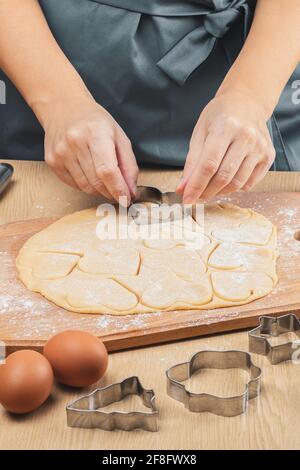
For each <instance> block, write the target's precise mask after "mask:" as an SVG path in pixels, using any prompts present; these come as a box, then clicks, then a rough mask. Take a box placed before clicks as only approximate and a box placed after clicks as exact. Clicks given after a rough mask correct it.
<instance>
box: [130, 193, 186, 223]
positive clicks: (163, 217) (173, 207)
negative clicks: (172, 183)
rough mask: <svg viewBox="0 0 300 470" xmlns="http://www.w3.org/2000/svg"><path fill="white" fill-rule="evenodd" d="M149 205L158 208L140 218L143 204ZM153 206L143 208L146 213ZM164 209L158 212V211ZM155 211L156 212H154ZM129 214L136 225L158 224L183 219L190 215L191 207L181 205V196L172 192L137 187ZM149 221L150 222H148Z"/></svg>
mask: <svg viewBox="0 0 300 470" xmlns="http://www.w3.org/2000/svg"><path fill="white" fill-rule="evenodd" d="M146 203H151V204H153V205H154V206H158V208H157V207H156V208H154V210H153V212H152V213H151V216H150V218H149V217H148V216H149V214H146V215H145V216H144V218H143V217H140V215H141V210H142V209H143V207H142V206H143V204H146ZM151 208H152V209H153V206H151V205H150V207H144V210H145V211H146V212H147V211H148V213H149V212H150V211H151ZM161 208H162V209H165V210H164V211H163V210H160V209H161ZM156 209H157V210H156ZM130 213H131V216H132V217H133V219H134V220H135V222H136V223H137V224H140V225H141V224H148V223H160V222H168V221H170V220H171V221H172V220H178V219H183V218H184V217H187V216H189V215H191V214H192V206H191V205H184V204H183V203H182V196H181V195H179V194H177V193H176V192H174V191H169V192H162V191H160V190H159V189H158V188H155V187H152V186H137V193H136V197H135V199H134V201H133V204H132V205H131V208H130ZM149 221H150V222H149Z"/></svg>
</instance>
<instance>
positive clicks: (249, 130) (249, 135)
mask: <svg viewBox="0 0 300 470" xmlns="http://www.w3.org/2000/svg"><path fill="white" fill-rule="evenodd" d="M240 136H241V138H242V139H243V141H244V142H245V143H247V144H248V145H253V144H255V142H256V140H257V132H256V129H255V128H254V127H249V126H248V127H244V128H243V129H241V131H240Z"/></svg>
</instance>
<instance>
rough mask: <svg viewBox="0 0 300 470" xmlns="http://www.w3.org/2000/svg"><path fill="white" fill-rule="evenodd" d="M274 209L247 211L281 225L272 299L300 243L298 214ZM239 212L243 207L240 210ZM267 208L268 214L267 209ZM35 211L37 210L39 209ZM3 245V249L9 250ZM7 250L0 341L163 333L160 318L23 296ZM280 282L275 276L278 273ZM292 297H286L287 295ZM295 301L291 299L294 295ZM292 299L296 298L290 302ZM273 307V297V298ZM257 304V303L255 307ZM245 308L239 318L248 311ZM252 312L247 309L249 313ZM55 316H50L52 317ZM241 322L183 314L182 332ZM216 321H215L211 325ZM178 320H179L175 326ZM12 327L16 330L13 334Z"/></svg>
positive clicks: (1, 257)
mask: <svg viewBox="0 0 300 470" xmlns="http://www.w3.org/2000/svg"><path fill="white" fill-rule="evenodd" d="M221 200H223V201H225V200H226V201H228V202H233V203H234V204H235V203H239V201H238V199H237V198H235V197H231V196H230V197H226V198H222V199H221ZM273 202H274V204H275V203H277V206H276V205H275V207H278V198H277V200H276V197H274V196H273V195H268V196H264V199H262V198H258V199H257V200H254V201H252V202H251V208H252V209H253V210H255V211H257V212H260V213H262V214H263V215H266V216H267V217H269V218H270V219H271V221H272V222H273V223H275V224H276V223H278V221H279V220H280V221H281V224H280V228H279V231H278V244H277V250H278V252H279V256H280V255H281V254H282V253H283V250H284V257H285V264H284V270H285V279H286V280H287V281H285V282H284V283H282V282H280V280H279V283H278V285H277V286H276V288H275V289H274V290H273V292H272V293H271V294H269V295H270V296H271V297H273V296H276V295H278V293H284V292H285V290H286V289H287V282H288V281H289V280H290V281H292V282H293V281H294V282H295V280H294V279H293V263H294V262H295V254H296V255H297V256H298V259H299V254H298V253H299V252H300V242H299V241H297V240H295V238H294V234H295V232H297V231H300V208H298V207H294V206H293V207H289V200H288V199H285V198H284V197H283V198H282V199H281V201H280V205H281V208H280V209H279V210H278V211H277V212H276V210H275V209H274V213H272V212H271V211H270V206H272V204H273ZM240 205H241V206H243V205H244V204H240ZM267 206H268V207H269V210H268V214H267V213H266V207H267ZM37 209H41V212H42V209H43V208H42V207H40V208H38V207H37ZM18 238H19V237H18V236H12V237H11V240H10V241H9V243H10V244H11V248H12V249H13V251H14V248H13V245H14V244H17V243H18V242H16V240H17V239H18ZM9 243H8V242H7V244H9ZM9 249H10V247H9V248H8V247H7V246H5V245H4V246H3V245H2V246H0V263H1V270H0V339H1V336H2V337H10V338H12V339H26V338H28V339H31V338H34V339H39V338H41V339H44V338H47V337H49V336H51V335H53V334H55V333H57V332H59V331H62V330H65V329H80V330H84V331H93V332H94V333H95V334H98V335H99V336H101V335H109V336H110V335H114V334H117V333H120V332H127V331H128V332H129V331H131V332H139V334H141V333H142V334H147V329H149V328H151V327H153V328H155V330H156V331H165V330H166V329H168V322H164V315H165V314H164V313H162V312H153V313H145V314H144V313H143V314H137V315H128V316H119V317H118V316H110V315H81V314H75V313H74V314H73V313H71V312H66V311H65V310H63V309H61V308H59V307H54V305H53V304H52V303H51V302H48V301H47V300H45V299H44V298H43V297H42V296H40V295H38V294H34V293H32V292H28V291H27V290H26V289H25V287H24V286H23V284H22V283H21V282H20V281H18V280H16V271H15V259H14V257H13V256H12V255H11V254H10V252H9V251H8V250H9ZM279 277H280V272H279ZM289 292H291V291H289ZM295 295H296V294H295ZM295 298H296V297H295ZM276 301H277V297H276ZM259 302H260V301H258V305H260V304H259ZM247 308H248V307H247V306H245V307H244V310H243V312H246V311H247ZM250 309H251V307H249V310H250ZM54 311H55V313H54ZM172 315H173V317H174V318H175V319H176V318H178V323H179V325H181V323H180V321H182V322H183V320H182V318H183V316H182V312H180V311H175V312H174V313H172ZM239 316H240V312H239V311H238V310H235V311H232V310H231V311H230V310H229V311H227V310H226V309H222V310H220V311H218V310H205V311H202V312H201V313H199V312H195V313H193V312H187V313H186V317H185V319H184V323H182V326H184V327H194V326H198V325H203V324H205V325H208V324H211V323H216V322H217V321H220V320H230V319H234V318H236V317H239ZM216 317H217V319H216ZM179 319H180V320H179ZM16 325H17V326H18V328H16Z"/></svg>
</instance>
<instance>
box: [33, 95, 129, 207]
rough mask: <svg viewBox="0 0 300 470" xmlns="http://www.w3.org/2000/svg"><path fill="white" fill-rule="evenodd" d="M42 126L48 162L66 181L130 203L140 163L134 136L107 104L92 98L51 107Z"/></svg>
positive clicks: (96, 193)
mask: <svg viewBox="0 0 300 470" xmlns="http://www.w3.org/2000/svg"><path fill="white" fill-rule="evenodd" d="M45 114H46V118H45ZM42 124H43V127H44V130H45V161H46V162H47V164H48V165H49V166H50V167H51V168H52V169H53V171H54V172H55V173H56V175H57V176H58V177H59V178H60V179H61V180H62V181H64V182H65V183H67V184H68V185H70V186H73V187H75V188H79V189H81V190H82V191H84V192H86V193H88V194H94V195H99V194H101V195H102V196H104V197H106V198H108V199H114V200H116V201H118V200H119V198H120V197H121V196H125V197H126V198H127V201H128V202H127V203H128V204H129V202H130V200H131V198H132V197H134V196H135V192H136V181H137V176H138V166H137V163H136V159H135V156H134V153H133V151H132V147H131V143H130V140H129V139H128V137H127V136H126V134H125V133H124V131H123V130H122V129H121V127H120V126H119V125H118V124H117V122H116V121H115V120H114V119H113V117H112V116H111V115H110V114H109V113H108V112H107V111H106V110H105V109H104V108H103V107H101V106H100V105H99V104H97V103H96V102H95V101H94V100H93V98H92V97H84V98H83V99H79V100H76V101H75V102H73V101H72V102H71V103H70V102H69V101H68V102H66V103H60V104H58V105H51V106H48V109H47V112H46V113H45V112H44V119H43V123H42Z"/></svg>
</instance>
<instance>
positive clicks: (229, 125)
mask: <svg viewBox="0 0 300 470" xmlns="http://www.w3.org/2000/svg"><path fill="white" fill-rule="evenodd" d="M221 122H222V124H223V129H224V130H225V131H226V130H230V131H231V130H233V131H234V130H236V129H238V128H239V127H240V124H239V121H238V120H237V119H236V118H235V117H234V116H232V115H231V114H224V115H223V116H222V118H221Z"/></svg>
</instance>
